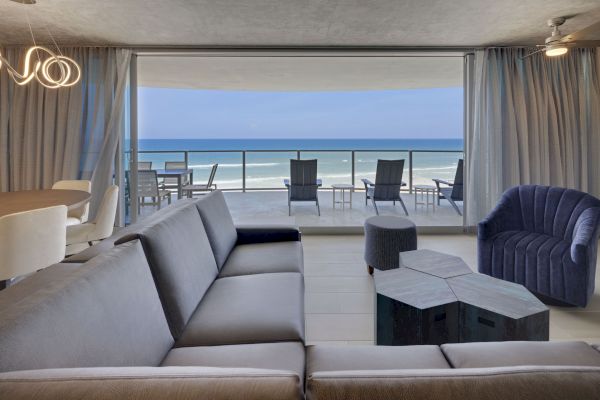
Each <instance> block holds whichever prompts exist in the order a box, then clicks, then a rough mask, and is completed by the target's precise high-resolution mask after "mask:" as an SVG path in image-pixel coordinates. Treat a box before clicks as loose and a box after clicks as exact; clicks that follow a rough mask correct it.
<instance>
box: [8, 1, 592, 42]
mask: <svg viewBox="0 0 600 400" xmlns="http://www.w3.org/2000/svg"><path fill="white" fill-rule="evenodd" d="M37 1H38V4H36V5H32V6H26V5H22V4H17V3H14V2H12V1H9V0H0V45H15V44H29V43H31V38H30V36H29V32H28V27H27V22H26V21H27V19H26V12H28V13H29V16H30V20H31V23H32V26H33V29H34V32H35V34H36V36H37V38H38V39H39V40H38V41H42V42H47V41H48V37H47V34H46V26H47V27H48V29H49V30H50V31H51V32H52V33H53V34H54V35H55V37H56V39H57V40H58V42H59V43H60V44H65V45H135V46H139V45H160V46H163V45H164V46H343V45H346V46H469V47H470V46H487V45H531V44H535V43H540V42H542V41H543V39H544V38H545V37H546V36H548V33H549V30H548V28H547V27H546V20H547V19H548V18H551V17H556V16H565V15H574V17H573V18H571V19H570V20H568V21H567V23H566V24H565V25H564V32H565V33H570V32H574V31H578V30H580V29H583V28H585V27H587V26H589V25H591V24H592V23H594V22H596V21H598V20H600V1H599V0H37ZM599 39H600V38H599Z"/></svg>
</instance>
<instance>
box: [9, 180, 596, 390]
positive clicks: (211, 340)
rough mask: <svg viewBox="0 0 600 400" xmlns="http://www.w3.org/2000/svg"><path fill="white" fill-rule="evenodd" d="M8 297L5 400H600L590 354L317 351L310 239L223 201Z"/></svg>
mask: <svg viewBox="0 0 600 400" xmlns="http://www.w3.org/2000/svg"><path fill="white" fill-rule="evenodd" d="M66 261H68V262H64V263H61V264H56V265H54V266H51V267H49V268H46V269H44V270H42V271H40V272H38V273H36V274H33V275H32V276H30V277H28V278H27V279H24V280H23V281H21V282H19V283H18V284H16V285H14V286H11V287H9V288H8V289H6V290H3V291H0V398H1V399H5V398H6V399H11V400H12V399H16V400H18V399H66V400H69V399H82V398H85V399H94V400H95V399H150V400H152V399H174V400H180V399H182V400H183V399H186V400H187V399H217V400H219V399H250V400H253V399H257V400H258V399H261V400H269V399H278V400H288V399H290V400H292V399H303V398H305V397H306V398H309V399H314V400H320V399H430V398H440V399H442V398H443V399H467V400H468V399H499V398H507V397H511V398H513V399H521V398H522V399H537V398H540V399H541V398H543V399H554V398H556V399H558V398H561V399H564V398H578V399H593V398H600V352H598V351H597V350H596V349H594V348H593V347H591V346H588V345H587V344H585V343H579V342H568V343H560V342H557V343H554V342H546V343H535V342H529V343H523V342H509V343H485V344H481V343H472V344H459V345H458V344H457V345H444V346H441V347H438V346H407V347H383V346H380V347H375V346H340V347H335V346H309V347H308V348H305V346H304V310H303V307H304V281H303V261H302V245H301V242H300V233H299V232H298V230H297V229H295V228H286V227H235V226H234V224H233V222H232V220H231V216H230V215H229V211H228V210H227V207H226V203H225V200H224V198H223V195H222V194H221V193H220V192H213V193H212V194H209V195H206V196H204V197H203V198H201V199H200V200H193V201H185V202H179V203H178V204H176V205H174V206H172V207H169V208H166V209H164V210H161V211H160V212H158V213H156V214H155V215H153V216H152V217H151V218H149V219H148V220H146V221H144V223H143V224H138V225H135V226H132V227H129V228H127V229H126V230H123V231H121V232H119V233H118V234H117V235H115V236H114V237H112V238H110V239H108V240H107V241H105V242H103V243H101V244H100V245H97V246H94V247H92V248H90V249H88V250H86V251H85V252H83V253H81V254H79V255H77V257H74V258H70V259H69V260H66Z"/></svg>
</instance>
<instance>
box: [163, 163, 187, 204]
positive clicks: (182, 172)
mask: <svg viewBox="0 0 600 400" xmlns="http://www.w3.org/2000/svg"><path fill="white" fill-rule="evenodd" d="M186 175H189V177H190V180H189V182H190V183H194V170H193V169H157V170H156V176H157V177H158V178H177V198H178V199H181V198H182V197H183V191H182V187H183V179H184V177H185V176H186Z"/></svg>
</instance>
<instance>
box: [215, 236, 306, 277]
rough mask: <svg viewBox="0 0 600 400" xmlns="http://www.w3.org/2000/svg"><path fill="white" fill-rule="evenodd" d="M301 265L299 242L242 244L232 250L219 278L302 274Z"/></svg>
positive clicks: (300, 246) (300, 244)
mask: <svg viewBox="0 0 600 400" xmlns="http://www.w3.org/2000/svg"><path fill="white" fill-rule="evenodd" d="M303 263H304V261H303V258H302V243H301V242H275V243H257V244H243V245H238V246H235V247H234V248H233V251H232V252H231V254H230V255H229V258H227V261H226V262H225V265H223V269H222V270H221V272H220V273H219V277H226V276H237V275H251V274H264V273H269V272H298V273H303Z"/></svg>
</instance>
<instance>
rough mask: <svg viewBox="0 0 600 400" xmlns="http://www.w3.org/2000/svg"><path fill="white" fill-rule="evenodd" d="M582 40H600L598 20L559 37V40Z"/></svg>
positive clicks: (599, 22) (599, 23)
mask: <svg viewBox="0 0 600 400" xmlns="http://www.w3.org/2000/svg"><path fill="white" fill-rule="evenodd" d="M584 40H586V41H587V40H600V21H598V22H596V23H594V24H592V25H590V26H588V27H587V28H583V29H581V30H580V31H577V32H573V33H571V34H568V35H566V36H565V37H564V38H562V39H561V42H580V41H584Z"/></svg>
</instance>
